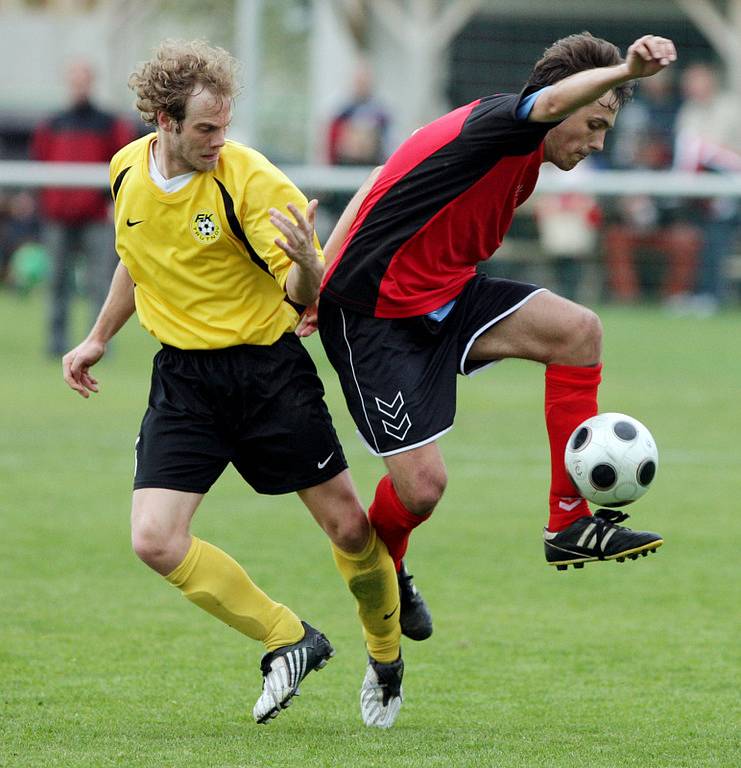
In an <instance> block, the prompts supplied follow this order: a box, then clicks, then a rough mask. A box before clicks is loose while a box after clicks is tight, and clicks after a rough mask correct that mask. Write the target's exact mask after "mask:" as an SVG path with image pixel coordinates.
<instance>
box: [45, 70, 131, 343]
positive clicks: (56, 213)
mask: <svg viewBox="0 0 741 768" xmlns="http://www.w3.org/2000/svg"><path fill="white" fill-rule="evenodd" d="M94 81H95V76H94V72H93V69H92V67H91V66H90V64H89V63H88V62H87V61H84V60H75V61H73V62H71V63H70V64H69V66H68V67H67V71H66V83H67V88H68V92H69V106H68V107H67V108H66V109H65V110H63V111H61V112H58V113H56V114H54V115H52V116H51V117H50V118H49V119H48V120H46V121H44V122H43V123H42V124H41V125H39V126H38V128H37V129H36V131H35V132H34V135H33V139H32V144H31V157H32V159H34V160H42V161H46V162H77V163H79V162H83V163H107V162H108V161H109V160H110V159H111V158H112V157H113V155H114V154H115V153H116V152H117V151H118V150H119V149H120V148H121V147H122V146H123V145H124V144H127V143H128V142H129V141H131V140H132V139H133V138H134V129H133V126H132V125H130V124H128V123H127V122H126V121H125V120H122V119H119V118H117V117H115V116H114V115H112V114H109V113H107V112H104V111H102V110H101V109H99V108H98V107H97V106H95V105H94V104H93V102H92V90H93V84H94ZM109 204H110V200H109V196H108V193H107V191H106V190H105V189H102V188H101V189H83V188H80V189H77V188H64V189H63V188H47V189H44V190H42V192H41V199H40V211H41V216H42V220H43V226H42V229H43V234H42V237H43V241H44V244H45V246H46V248H47V251H48V253H49V258H50V260H51V262H52V265H53V268H52V280H51V306H50V315H49V340H48V345H49V346H48V351H49V354H50V355H52V356H54V357H57V356H60V355H63V354H64V352H65V351H66V350H67V349H68V348H69V344H68V339H67V325H68V315H69V306H70V299H71V297H72V295H73V293H74V288H75V277H76V274H79V277H81V278H82V282H83V287H84V291H85V294H86V295H87V296H88V297H89V299H90V301H91V304H92V311H93V317H95V316H97V313H98V310H99V309H100V308H101V306H102V305H103V302H104V301H105V297H106V295H107V293H108V286H109V285H110V282H111V277H112V276H113V271H114V269H115V268H116V252H115V249H114V244H113V227H112V225H111V223H110V221H109V220H108V206H109ZM78 262H79V263H80V264H81V269H80V271H79V273H77V270H76V266H77V264H78Z"/></svg>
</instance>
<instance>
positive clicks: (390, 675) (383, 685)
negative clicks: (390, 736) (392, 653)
mask: <svg viewBox="0 0 741 768" xmlns="http://www.w3.org/2000/svg"><path fill="white" fill-rule="evenodd" d="M403 676H404V662H403V661H402V658H401V655H400V656H399V658H398V659H397V660H396V661H392V662H391V663H390V664H383V663H381V662H380V661H376V660H375V659H372V658H371V657H370V656H369V657H368V669H367V671H366V673H365V679H364V680H363V685H362V687H361V688H360V715H361V717H362V718H363V722H364V723H365V724H366V725H367V726H369V727H371V728H391V726H392V725H393V724H394V722H395V721H396V718H397V716H398V714H399V710H400V709H401V702H402V701H403V698H404V697H403V693H402V689H401V679H402V677H403Z"/></svg>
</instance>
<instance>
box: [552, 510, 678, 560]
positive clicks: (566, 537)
mask: <svg viewBox="0 0 741 768" xmlns="http://www.w3.org/2000/svg"><path fill="white" fill-rule="evenodd" d="M628 517H629V515H627V514H625V513H624V512H620V511H619V510H617V509H599V510H597V513H596V514H595V515H594V517H590V516H585V517H580V518H579V519H578V520H576V521H575V522H573V523H572V524H571V525H570V526H569V527H568V528H566V529H565V530H563V531H558V532H557V533H553V532H552V531H549V530H548V529H547V528H546V529H545V531H544V532H543V541H544V543H545V559H546V561H547V563H548V565H555V566H556V568H557V569H558V570H559V571H565V570H566V569H567V568H568V566H570V565H573V566H574V568H583V567H584V563H592V562H596V561H598V560H617V561H618V562H619V563H622V562H625V558H626V557H629V558H630V559H631V560H636V559H637V558H638V555H643V556H644V557H645V556H646V555H647V554H648V553H649V552H655V551H656V550H657V549H658V548H659V547H660V546H661V545H662V544H663V543H664V540H663V539H662V538H661V536H659V534H658V533H651V532H650V531H633V530H631V529H630V528H625V527H624V526H622V525H617V523H621V522H623V520H627V519H628Z"/></svg>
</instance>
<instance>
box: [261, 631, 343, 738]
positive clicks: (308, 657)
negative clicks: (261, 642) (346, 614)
mask: <svg viewBox="0 0 741 768" xmlns="http://www.w3.org/2000/svg"><path fill="white" fill-rule="evenodd" d="M301 624H302V625H303V627H304V636H303V638H301V640H299V641H298V642H297V643H293V645H284V646H283V647H282V648H276V650H274V651H270V653H266V654H265V655H264V656H263V657H262V661H261V662H260V670H261V671H262V677H263V681H262V693H261V694H260V698H259V699H258V700H257V702H256V703H255V706H254V708H253V709H252V715H253V717H254V718H255V721H256V722H258V723H267V722H269V721H270V720H271V718H273V717H277V715H278V713H279V712H280V711H281V709H285V708H286V707H288V706H289V705H290V703H291V699H292V698H293V697H294V696H296V695H297V694H298V687H299V684H300V683H301V681H302V680H303V679H304V678H305V677H306V675H308V674H309V672H311V671H312V670H313V669H321V668H322V667H324V666H326V664H327V662H328V661H329V659H330V658H331V657H332V656H334V648H332V646H331V645H330V642H329V640H327V638H326V637H325V636H324V635H323V634H322V633H321V632H320V631H319V630H318V629H314V627H312V626H311V625H309V624H307V623H306V622H305V621H302V622H301Z"/></svg>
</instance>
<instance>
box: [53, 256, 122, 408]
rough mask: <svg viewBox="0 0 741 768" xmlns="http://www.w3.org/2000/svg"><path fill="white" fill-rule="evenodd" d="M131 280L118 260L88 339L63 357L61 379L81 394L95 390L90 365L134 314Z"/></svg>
mask: <svg viewBox="0 0 741 768" xmlns="http://www.w3.org/2000/svg"><path fill="white" fill-rule="evenodd" d="M134 309H135V305H134V282H133V280H132V279H131V276H130V275H129V273H128V270H127V269H126V267H124V265H123V264H121V263H119V265H118V267H116V271H115V272H114V274H113V280H112V281H111V287H110V289H109V291H108V297H107V298H106V300H105V303H104V304H103V307H102V309H101V310H100V314H99V315H98V319H97V320H96V321H95V324H94V325H93V327H92V329H91V331H90V333H89V334H88V335H87V338H86V339H85V340H84V341H83V342H82V343H81V344H78V345H77V346H76V347H75V348H74V349H72V350H70V351H69V352H67V354H66V355H65V356H64V357H63V358H62V373H63V376H64V380H65V381H66V382H67V384H68V385H69V386H70V388H71V389H73V390H75V392H77V393H78V394H80V395H81V396H82V397H85V398H87V397H89V396H90V393H91V392H97V391H98V381H97V379H96V378H95V377H94V376H92V375H91V374H90V368H92V366H93V365H95V363H97V362H98V360H100V358H101V357H103V355H104V354H105V349H106V344H107V343H108V342H109V341H110V340H111V339H112V338H113V337H114V336H115V335H116V333H117V332H118V331H119V330H120V329H121V328H122V326H123V325H124V324H125V323H126V321H127V320H128V319H129V318H130V317H131V315H133V314H134Z"/></svg>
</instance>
